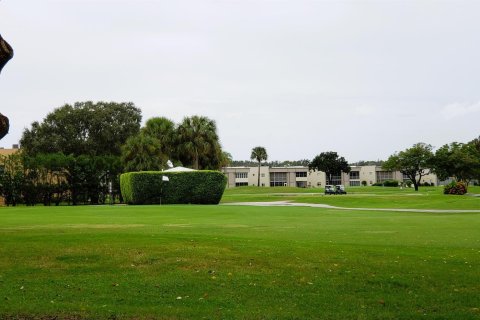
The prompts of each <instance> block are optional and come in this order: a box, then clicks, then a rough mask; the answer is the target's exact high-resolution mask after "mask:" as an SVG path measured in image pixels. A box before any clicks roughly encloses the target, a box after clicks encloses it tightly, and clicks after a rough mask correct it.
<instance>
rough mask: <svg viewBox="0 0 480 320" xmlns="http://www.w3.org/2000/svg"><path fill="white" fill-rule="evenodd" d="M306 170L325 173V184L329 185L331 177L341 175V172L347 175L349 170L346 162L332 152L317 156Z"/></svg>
mask: <svg viewBox="0 0 480 320" xmlns="http://www.w3.org/2000/svg"><path fill="white" fill-rule="evenodd" d="M308 169H309V170H313V171H323V172H325V176H326V178H327V184H331V181H332V177H333V175H337V174H341V173H342V172H345V173H349V172H350V170H351V168H350V166H349V165H348V162H347V160H345V158H344V157H340V156H339V155H338V154H337V153H336V152H334V151H328V152H322V153H320V154H319V155H317V156H316V157H315V158H313V160H312V162H310V164H309V165H308Z"/></svg>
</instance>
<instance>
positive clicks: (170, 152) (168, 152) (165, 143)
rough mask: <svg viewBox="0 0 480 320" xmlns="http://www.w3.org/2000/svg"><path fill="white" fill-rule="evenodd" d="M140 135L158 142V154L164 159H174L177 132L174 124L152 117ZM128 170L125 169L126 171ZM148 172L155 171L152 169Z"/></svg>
mask: <svg viewBox="0 0 480 320" xmlns="http://www.w3.org/2000/svg"><path fill="white" fill-rule="evenodd" d="M142 133H143V134H144V135H146V136H150V137H152V138H155V139H157V140H158V142H159V152H160V153H161V154H162V156H163V157H164V158H166V159H176V158H177V155H176V152H177V150H176V148H177V131H176V126H175V123H174V122H173V121H172V120H170V119H167V118H164V117H154V118H150V119H148V121H147V123H146V124H145V127H143V128H142ZM128 170H129V169H127V171H128ZM150 170H155V169H154V168H152V169H150Z"/></svg>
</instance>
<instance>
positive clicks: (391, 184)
mask: <svg viewBox="0 0 480 320" xmlns="http://www.w3.org/2000/svg"><path fill="white" fill-rule="evenodd" d="M372 186H375V187H398V186H399V183H398V181H397V180H385V181H383V182H377V183H374V184H372Z"/></svg>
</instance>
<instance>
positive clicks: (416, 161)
mask: <svg viewBox="0 0 480 320" xmlns="http://www.w3.org/2000/svg"><path fill="white" fill-rule="evenodd" d="M432 148H433V147H432V146H431V145H429V144H425V143H421V142H420V143H417V144H414V145H413V146H412V147H411V148H408V149H406V150H404V151H400V152H397V153H395V154H393V155H391V156H390V157H389V158H388V160H387V161H385V163H384V164H383V165H382V168H383V169H385V170H390V171H400V172H401V173H403V174H404V175H406V176H408V178H409V179H410V180H411V181H412V183H413V185H414V187H415V191H418V186H419V185H420V181H421V180H422V177H423V176H425V175H427V174H429V173H430V170H429V169H428V168H429V167H430V166H431V163H432V159H433V153H432Z"/></svg>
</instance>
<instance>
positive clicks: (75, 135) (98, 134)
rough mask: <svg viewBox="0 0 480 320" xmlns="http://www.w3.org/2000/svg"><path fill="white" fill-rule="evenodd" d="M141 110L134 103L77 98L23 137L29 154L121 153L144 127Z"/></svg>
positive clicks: (24, 148) (23, 147)
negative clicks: (77, 99) (127, 143)
mask: <svg viewBox="0 0 480 320" xmlns="http://www.w3.org/2000/svg"><path fill="white" fill-rule="evenodd" d="M141 118H142V117H141V111H140V109H138V108H136V107H135V106H134V104H133V103H115V102H97V103H93V102H90V101H89V102H77V103H75V104H74V105H73V106H72V105H68V104H66V105H64V106H63V107H60V108H58V109H55V110H54V111H53V112H51V113H49V114H48V115H47V117H46V118H45V119H44V120H43V121H42V122H41V123H39V122H34V123H32V127H31V129H25V131H24V132H23V136H22V138H21V140H20V144H21V145H22V149H23V150H24V152H25V153H26V154H27V155H34V154H38V153H57V152H62V153H64V154H66V155H70V154H72V155H75V156H79V155H85V154H88V155H92V156H97V155H117V156H120V153H121V146H122V145H123V144H124V143H125V141H126V140H127V139H128V138H129V137H131V136H133V135H135V134H137V133H138V132H139V130H140V121H141Z"/></svg>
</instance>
